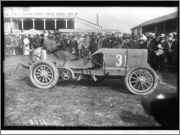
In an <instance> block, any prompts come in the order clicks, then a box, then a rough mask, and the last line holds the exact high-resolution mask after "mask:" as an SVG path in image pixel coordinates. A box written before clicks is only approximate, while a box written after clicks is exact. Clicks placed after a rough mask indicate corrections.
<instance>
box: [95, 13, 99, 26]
mask: <svg viewBox="0 0 180 135" xmlns="http://www.w3.org/2000/svg"><path fill="white" fill-rule="evenodd" d="M96 24H97V25H99V16H98V14H97V17H96Z"/></svg>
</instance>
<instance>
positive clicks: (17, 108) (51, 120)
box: [4, 56, 177, 127]
mask: <svg viewBox="0 0 180 135" xmlns="http://www.w3.org/2000/svg"><path fill="white" fill-rule="evenodd" d="M28 61H29V58H28V57H25V56H11V57H8V58H6V59H5V61H4V73H5V76H4V77H5V78H4V82H5V85H4V97H5V108H4V110H5V118H4V119H5V125H8V126H33V125H34V126H39V125H41V126H42V125H43V126H95V127H96V126H98V127H106V126H118V127H157V126H159V124H158V123H156V122H155V120H154V119H153V118H152V117H151V116H148V115H147V114H146V113H145V112H144V110H143V108H142V106H141V102H140V99H141V97H140V96H137V95H133V94H131V93H130V92H129V91H128V90H127V89H126V88H125V86H124V83H123V80H105V81H104V82H103V83H101V84H98V85H95V84H94V83H93V82H92V81H90V80H82V81H79V82H78V81H73V80H72V81H59V82H58V84H57V85H56V86H55V87H54V88H52V89H48V90H43V89H38V88H35V87H34V86H33V85H32V83H31V81H30V79H29V72H28V71H27V70H25V69H23V68H19V69H18V70H17V73H16V76H14V75H13V74H14V71H15V68H16V66H17V65H18V63H20V62H26V63H28ZM158 74H159V75H161V79H162V81H163V82H162V83H160V84H159V85H158V88H157V90H156V93H158V92H161V93H167V94H168V93H173V92H175V91H176V90H177V87H176V85H177V76H176V75H175V74H169V73H163V74H160V73H158Z"/></svg>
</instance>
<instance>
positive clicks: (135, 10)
mask: <svg viewBox="0 0 180 135" xmlns="http://www.w3.org/2000/svg"><path fill="white" fill-rule="evenodd" d="M30 8H32V9H31V10H33V11H36V10H37V11H38V12H39V11H41V10H42V11H47V12H57V11H58V12H77V13H78V17H80V18H83V19H86V20H88V21H91V22H93V23H96V17H97V14H98V16H99V24H100V25H101V26H103V28H104V29H118V30H120V31H121V32H127V33H130V29H131V28H132V27H135V26H137V25H139V24H141V23H143V22H145V21H147V20H150V19H154V18H156V17H160V16H163V15H167V14H170V13H173V12H176V11H177V10H178V9H177V7H30Z"/></svg>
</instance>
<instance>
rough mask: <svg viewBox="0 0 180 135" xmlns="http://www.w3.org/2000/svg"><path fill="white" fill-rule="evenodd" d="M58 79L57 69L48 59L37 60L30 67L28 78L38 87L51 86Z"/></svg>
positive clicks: (45, 87)
mask: <svg viewBox="0 0 180 135" xmlns="http://www.w3.org/2000/svg"><path fill="white" fill-rule="evenodd" d="M58 79H59V71H58V69H57V68H56V66H55V65H54V64H53V63H50V62H48V61H37V62H36V63H35V64H33V66H32V67H31V69H30V80H31V82H32V83H33V84H34V85H35V86H36V87H38V88H41V89H48V88H52V87H54V86H55V85H56V83H57V82H58Z"/></svg>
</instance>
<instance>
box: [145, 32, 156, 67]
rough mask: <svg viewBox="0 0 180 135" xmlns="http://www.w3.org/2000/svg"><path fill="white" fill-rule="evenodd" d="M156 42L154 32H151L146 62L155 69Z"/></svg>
mask: <svg viewBox="0 0 180 135" xmlns="http://www.w3.org/2000/svg"><path fill="white" fill-rule="evenodd" d="M157 44H158V42H157V40H156V36H155V34H154V33H151V35H150V41H149V45H148V47H147V49H148V63H149V64H150V65H151V67H152V68H153V69H155V70H156V69H157V61H156V53H155V52H156V51H157V49H158V47H157Z"/></svg>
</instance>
